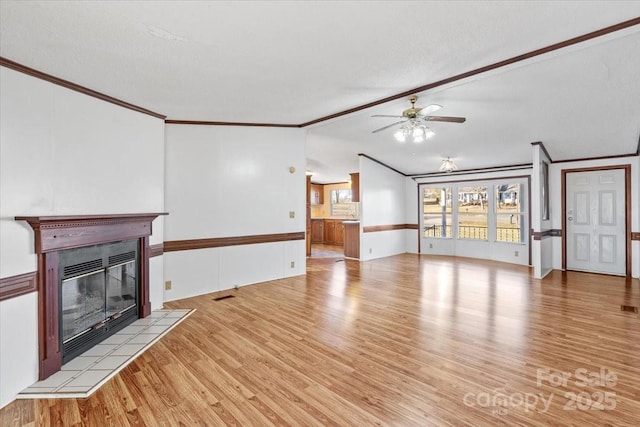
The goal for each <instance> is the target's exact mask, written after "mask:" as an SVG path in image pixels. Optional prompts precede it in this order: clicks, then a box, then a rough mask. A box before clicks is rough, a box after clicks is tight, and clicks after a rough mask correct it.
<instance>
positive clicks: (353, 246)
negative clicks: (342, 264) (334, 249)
mask: <svg viewBox="0 0 640 427" xmlns="http://www.w3.org/2000/svg"><path fill="white" fill-rule="evenodd" d="M344 256H346V257H348V258H357V259H360V223H359V222H347V223H346V224H344Z"/></svg>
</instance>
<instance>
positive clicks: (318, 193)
mask: <svg viewBox="0 0 640 427" xmlns="http://www.w3.org/2000/svg"><path fill="white" fill-rule="evenodd" d="M310 197H311V204H312V205H323V204H324V185H321V184H311V194H310Z"/></svg>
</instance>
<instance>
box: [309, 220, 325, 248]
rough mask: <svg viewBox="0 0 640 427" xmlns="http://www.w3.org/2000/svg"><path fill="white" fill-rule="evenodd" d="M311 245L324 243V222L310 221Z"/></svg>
mask: <svg viewBox="0 0 640 427" xmlns="http://www.w3.org/2000/svg"><path fill="white" fill-rule="evenodd" d="M311 243H324V220H323V219H312V220H311Z"/></svg>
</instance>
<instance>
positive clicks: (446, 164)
mask: <svg viewBox="0 0 640 427" xmlns="http://www.w3.org/2000/svg"><path fill="white" fill-rule="evenodd" d="M455 170H458V166H456V164H455V163H454V162H453V160H451V159H450V158H449V157H447V158H446V159H442V164H441V165H440V172H453V171H455Z"/></svg>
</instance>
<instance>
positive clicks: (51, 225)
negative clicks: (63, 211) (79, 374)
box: [15, 213, 166, 380]
mask: <svg viewBox="0 0 640 427" xmlns="http://www.w3.org/2000/svg"><path fill="white" fill-rule="evenodd" d="M159 215H166V214H165V213H139V214H120V215H84V216H39V217H27V216H21V217H16V218H15V219H16V220H17V221H26V222H28V223H29V225H30V226H31V228H32V229H33V231H34V238H35V252H36V254H37V256H38V271H37V287H38V359H39V379H40V380H44V379H46V378H48V377H49V376H51V375H52V374H54V373H55V372H58V371H60V369H61V366H62V363H63V353H64V351H67V354H66V356H65V358H66V359H67V360H69V359H70V358H72V357H73V354H70V353H69V351H68V349H67V347H68V341H69V336H70V335H74V334H75V335H83V333H84V336H85V337H86V336H89V335H92V336H94V337H97V338H96V339H95V340H94V341H95V343H97V342H99V341H100V340H101V339H100V337H99V335H100V334H99V333H97V332H105V333H107V332H108V330H109V329H110V328H112V329H113V330H114V332H115V331H117V330H119V329H121V327H119V326H118V324H119V323H121V322H122V319H124V318H125V316H128V317H130V318H131V321H133V320H135V319H137V318H144V317H147V316H148V315H149V314H150V313H151V303H150V300H149V256H150V250H149V236H150V235H151V230H152V228H151V223H152V222H153V220H154V219H155V218H157V217H158V216H159ZM110 246H115V247H122V248H124V254H130V255H128V257H127V256H125V257H124V258H127V259H124V258H123V259H122V260H115V259H114V260H112V259H110V258H109V255H111V252H109V250H107V251H106V252H105V251H104V250H103V251H102V252H104V253H105V255H104V259H105V263H104V264H105V265H104V274H102V273H100V271H102V270H100V268H101V266H96V267H95V268H93V267H91V265H88V263H89V261H87V260H86V259H83V255H82V254H83V253H84V249H83V248H86V249H87V251H88V252H89V253H92V252H95V249H96V248H103V247H110ZM118 250H119V251H120V252H123V250H120V249H118ZM102 252H101V253H102ZM114 253H115V252H114ZM75 254H79V256H78V260H77V262H75V261H74V259H73V257H74V256H75ZM119 256H120V257H121V255H120V254H119V253H115V256H111V258H117V257H119ZM85 258H86V257H85ZM89 258H96V257H91V256H90V257H89ZM89 258H87V259H89ZM98 258H99V257H98ZM129 258H131V259H129ZM112 261H113V262H112ZM85 264H87V266H86V271H87V272H88V273H87V274H78V275H77V276H76V277H79V279H72V280H69V279H68V276H69V271H68V270H67V268H66V267H65V266H66V265H69V266H70V268H72V269H73V268H77V266H82V265H85ZM61 266H62V267H61ZM83 268H85V267H83ZM80 273H82V272H80ZM127 278H129V279H127ZM120 279H121V280H120ZM105 281H106V283H107V285H106V287H105V290H102V291H100V292H102V295H103V296H101V297H102V298H103V299H104V300H105V304H104V305H105V310H104V311H105V313H103V317H104V321H96V322H93V323H95V325H94V324H92V325H88V326H87V327H84V329H83V327H77V330H71V332H69V325H70V324H72V323H70V322H69V321H68V320H67V319H68V317H69V313H70V312H71V313H74V310H75V312H76V314H75V317H77V319H72V320H73V322H76V323H77V322H79V321H85V322H89V323H91V320H90V319H91V318H93V317H95V316H96V314H94V312H95V310H89V311H87V310H85V311H87V313H88V314H82V316H80V315H78V314H77V313H80V312H82V310H79V309H77V306H79V305H81V304H85V303H84V302H82V301H84V300H82V299H81V298H79V297H78V296H76V295H73V296H72V297H71V299H70V297H69V296H68V295H65V294H66V293H68V292H69V291H68V289H73V290H74V293H75V292H76V291H77V290H78V289H80V288H83V289H84V288H86V289H87V290H88V292H89V296H91V297H92V298H94V299H96V298H100V296H98V297H96V295H101V294H99V292H98V291H96V290H95V289H93V288H97V286H96V283H99V282H105ZM120 282H122V284H121V283H120ZM116 290H122V291H121V292H120V294H119V295H115V296H114V295H111V294H113V293H114V291H116ZM132 296H134V297H135V302H134V303H131V302H128V300H129V299H130V298H131V297H132ZM116 300H119V301H123V300H126V301H124V302H126V304H125V303H121V304H120V305H121V306H122V307H121V309H120V311H117V312H114V313H115V314H113V313H110V311H109V310H113V309H114V307H115V308H116V309H117V308H118V307H117V304H115V305H114V304H110V301H116ZM69 301H71V304H70V303H69ZM65 304H66V305H65ZM85 305H86V304H85ZM94 305H96V306H100V304H99V303H97V304H94ZM70 307H71V308H70ZM123 314H125V315H123ZM83 317H84V318H86V320H85V319H84V318H83ZM63 320H64V322H63ZM129 323H130V322H129ZM124 326H126V325H122V327H124ZM85 341H86V339H85ZM90 345H93V344H90ZM65 349H66V350H65Z"/></svg>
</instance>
